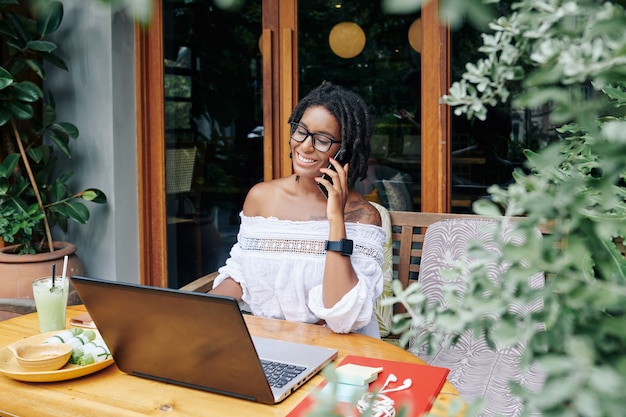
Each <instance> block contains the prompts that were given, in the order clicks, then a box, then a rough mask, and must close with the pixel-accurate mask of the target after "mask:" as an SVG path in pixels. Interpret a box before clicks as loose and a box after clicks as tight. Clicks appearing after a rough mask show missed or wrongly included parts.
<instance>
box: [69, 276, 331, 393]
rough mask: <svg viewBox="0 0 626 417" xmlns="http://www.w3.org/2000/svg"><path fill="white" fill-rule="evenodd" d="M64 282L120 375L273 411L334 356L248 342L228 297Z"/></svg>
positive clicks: (308, 349) (79, 279) (259, 341)
mask: <svg viewBox="0 0 626 417" xmlns="http://www.w3.org/2000/svg"><path fill="white" fill-rule="evenodd" d="M70 279H71V282H72V284H73V285H74V288H75V289H76V291H77V292H78V295H79V296H80V299H81V300H82V302H83V303H84V304H85V307H86V308H87V311H88V312H89V314H90V315H91V318H92V319H93V321H94V323H95V325H96V327H97V329H98V331H99V332H100V334H101V335H102V338H103V339H104V341H105V342H106V344H107V346H108V347H109V349H110V351H111V354H112V355H113V359H114V360H115V363H116V365H117V367H118V368H119V369H120V370H121V371H123V372H125V373H127V374H131V375H136V376H139V377H143V378H149V379H154V380H157V381H161V382H167V383H171V384H178V385H183V386H186V387H191V388H196V389H201V390H206V391H210V392H214V393H218V394H225V395H230V396H234V397H238V398H243V399H247V400H252V401H258V402H260V403H264V404H275V403H277V402H280V401H282V400H283V399H285V398H286V397H287V396H289V394H291V393H292V392H293V391H295V390H296V389H297V388H299V387H300V386H301V385H302V384H304V383H305V382H306V381H307V380H309V379H310V378H311V377H313V376H314V375H315V374H316V373H318V372H319V371H320V370H321V369H322V368H323V367H324V366H325V365H327V364H328V363H330V362H331V361H332V360H333V359H335V358H336V357H337V351H336V350H334V349H329V348H325V347H320V346H310V345H306V344H300V343H292V342H287V341H282V340H277V339H268V338H261V337H254V336H251V335H250V333H249V332H248V328H247V327H246V323H245V321H244V319H243V315H242V313H241V311H240V309H239V305H238V303H237V301H236V300H235V299H234V298H232V297H223V296H217V295H212V294H204V293H194V292H188V291H180V290H174V289H167V288H158V287H150V286H145V285H137V284H129V283H122V282H118V281H108V280H102V279H97V278H88V277H78V276H74V277H71V278H70ZM273 363H279V364H281V365H272V364H273ZM264 368H266V369H268V372H270V371H272V372H274V373H277V372H279V371H282V376H279V377H276V376H273V377H268V376H266V372H265V370H264ZM289 378H292V379H290V380H289ZM276 379H277V380H278V383H276V381H275V380H276ZM270 381H271V382H272V386H270Z"/></svg>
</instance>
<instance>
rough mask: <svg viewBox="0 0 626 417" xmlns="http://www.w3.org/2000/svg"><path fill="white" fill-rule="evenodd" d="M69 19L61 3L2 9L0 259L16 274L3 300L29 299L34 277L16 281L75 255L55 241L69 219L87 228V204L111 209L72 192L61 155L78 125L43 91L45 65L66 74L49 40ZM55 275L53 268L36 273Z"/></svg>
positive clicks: (6, 4) (9, 0)
mask: <svg viewBox="0 0 626 417" xmlns="http://www.w3.org/2000/svg"><path fill="white" fill-rule="evenodd" d="M62 18H63V5H62V3H61V2H59V1H50V2H44V3H40V4H39V5H38V7H29V4H27V2H24V1H17V0H4V1H1V2H0V44H1V45H2V60H1V66H0V144H1V146H0V158H1V159H0V160H1V163H0V236H1V237H2V240H3V241H4V242H6V244H8V245H9V246H7V247H4V248H3V249H2V250H1V253H0V267H1V266H2V263H3V262H8V266H7V267H8V268H9V269H8V270H7V271H4V272H0V277H1V279H2V286H1V287H0V288H2V289H3V291H2V293H0V298H18V299H19V298H30V296H31V293H30V280H32V278H34V277H33V276H32V275H30V276H27V277H26V280H28V282H27V283H18V282H17V279H16V277H15V274H18V273H20V272H23V271H26V269H27V268H26V267H25V266H24V265H23V263H24V262H29V261H33V260H34V261H35V262H36V263H40V262H39V258H44V259H45V260H46V261H47V260H50V259H52V262H56V260H55V259H54V258H60V259H61V261H62V259H63V257H64V255H66V254H69V255H71V254H72V253H73V252H74V251H75V247H74V246H73V245H71V244H68V243H65V242H54V241H53V237H52V230H53V229H54V227H55V226H58V227H60V228H61V229H62V230H64V231H66V230H67V227H68V221H69V220H73V221H75V222H77V223H81V224H84V223H85V222H87V221H88V219H89V209H88V208H87V206H86V205H85V204H84V203H83V202H82V201H90V202H93V203H106V196H105V195H104V193H103V192H102V191H100V190H98V189H95V188H89V189H86V190H82V191H78V192H76V191H72V189H71V183H70V179H71V177H72V172H71V171H67V170H64V169H63V167H61V166H58V165H57V161H58V157H57V154H58V153H59V152H60V153H62V154H64V155H65V156H66V157H67V158H70V157H71V151H70V142H71V141H72V140H75V139H76V138H77V137H78V129H77V128H76V126H74V125H73V124H71V123H67V122H60V121H57V120H56V111H55V103H54V97H53V95H52V93H50V92H49V93H48V94H47V97H45V96H44V94H43V91H42V88H41V84H42V83H43V81H44V80H45V78H46V68H45V67H44V61H45V62H47V63H49V64H52V65H54V66H56V67H58V68H61V69H64V70H67V67H66V65H65V63H64V61H63V60H62V59H61V58H60V57H59V56H58V55H56V54H55V49H56V45H55V44H54V43H52V42H50V41H48V40H46V35H48V34H50V33H52V32H54V31H55V30H57V29H58V28H59V26H60V24H61V21H62ZM55 152H56V153H55ZM39 254H43V255H39ZM37 256H39V258H36V259H35V258H33V257H37ZM73 259H74V257H72V261H71V262H74V263H73V264H72V265H70V269H69V271H71V272H72V273H82V272H84V270H83V267H82V263H81V262H80V261H74V260H73ZM43 267H44V268H47V266H43ZM38 269H39V268H38ZM49 273H50V269H46V270H44V271H38V272H36V273H35V274H40V276H41V275H45V274H49Z"/></svg>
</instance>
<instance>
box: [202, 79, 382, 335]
mask: <svg viewBox="0 0 626 417" xmlns="http://www.w3.org/2000/svg"><path fill="white" fill-rule="evenodd" d="M289 123H290V124H291V139H290V141H289V145H290V148H291V158H292V161H293V171H294V173H293V174H292V175H291V176H288V177H285V178H279V179H275V180H272V181H267V182H262V183H259V184H257V185H255V186H254V187H253V188H252V189H251V190H250V191H249V193H248V195H247V196H246V200H245V202H244V205H243V211H242V213H241V215H240V216H241V227H240V230H239V234H238V237H237V243H236V244H235V245H234V246H233V248H232V250H231V252H230V258H229V259H228V260H227V261H226V265H225V266H223V267H222V268H220V269H219V276H218V277H217V278H216V280H215V287H214V289H213V290H212V291H211V292H212V293H213V294H218V295H228V296H232V297H235V298H236V299H237V300H238V301H240V302H241V303H242V307H243V308H246V309H249V311H251V312H252V313H253V314H255V315H259V316H263V317H271V318H279V319H286V320H292V321H299V322H305V323H325V324H326V325H327V326H328V327H330V328H331V329H332V330H333V331H335V332H337V333H348V332H351V331H359V332H361V333H364V334H368V335H370V336H374V337H380V335H379V331H378V324H377V321H376V319H375V317H374V315H373V308H374V303H375V301H376V299H377V298H378V297H379V296H380V294H381V292H382V285H383V283H382V271H381V268H382V259H383V255H382V252H383V249H382V248H383V244H384V240H385V231H384V230H383V229H382V228H381V227H380V224H381V220H380V215H379V213H378V211H377V210H376V208H374V207H373V206H372V205H371V204H369V203H368V202H367V201H366V200H365V199H364V198H363V197H362V196H361V195H360V194H359V193H358V192H356V191H354V189H353V187H354V184H355V182H356V180H357V178H364V177H365V176H366V175H367V160H368V157H369V154H370V137H371V135H372V129H373V127H372V121H371V119H370V116H369V113H368V111H367V107H366V105H365V103H364V102H363V100H361V98H360V97H358V96H357V95H356V94H354V93H352V92H349V91H347V90H345V89H343V88H341V87H338V86H335V85H333V84H331V83H328V82H324V83H322V84H321V85H320V86H319V87H317V88H316V89H314V90H313V91H311V93H309V94H308V95H307V96H306V97H305V98H304V99H303V100H302V101H300V103H298V105H297V106H296V108H295V109H294V111H293V113H292V115H291V117H290V118H289ZM333 156H337V159H335V158H333ZM338 160H340V161H343V162H344V163H345V165H343V166H342V164H340V163H339V162H338ZM329 164H330V165H331V166H332V168H333V169H329V168H328V167H329ZM322 174H326V175H328V176H329V177H330V180H331V181H332V182H331V181H329V180H328V179H325V178H322ZM320 186H323V187H324V188H325V189H326V191H327V193H328V198H326V197H325V195H324V194H323V193H322V192H320V189H321V187H320ZM327 242H330V243H327ZM351 243H352V244H351ZM350 252H351V253H350Z"/></svg>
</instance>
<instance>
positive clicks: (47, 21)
mask: <svg viewBox="0 0 626 417" xmlns="http://www.w3.org/2000/svg"><path fill="white" fill-rule="evenodd" d="M62 20H63V4H62V3H61V2H60V1H52V2H49V3H48V4H46V6H45V7H44V8H43V9H42V10H41V12H40V14H39V19H37V33H39V34H40V35H41V36H42V37H43V36H45V35H47V34H49V33H52V32H54V31H55V30H57V29H58V28H59V26H60V25H61V21H62Z"/></svg>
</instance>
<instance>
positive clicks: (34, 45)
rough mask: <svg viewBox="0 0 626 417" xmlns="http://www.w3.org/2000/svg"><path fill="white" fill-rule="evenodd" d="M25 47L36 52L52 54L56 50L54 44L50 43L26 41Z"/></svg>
mask: <svg viewBox="0 0 626 417" xmlns="http://www.w3.org/2000/svg"><path fill="white" fill-rule="evenodd" d="M26 47H27V48H28V49H31V50H33V51H38V52H52V51H54V50H55V49H57V46H56V44H55V43H53V42H50V41H28V42H26Z"/></svg>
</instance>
